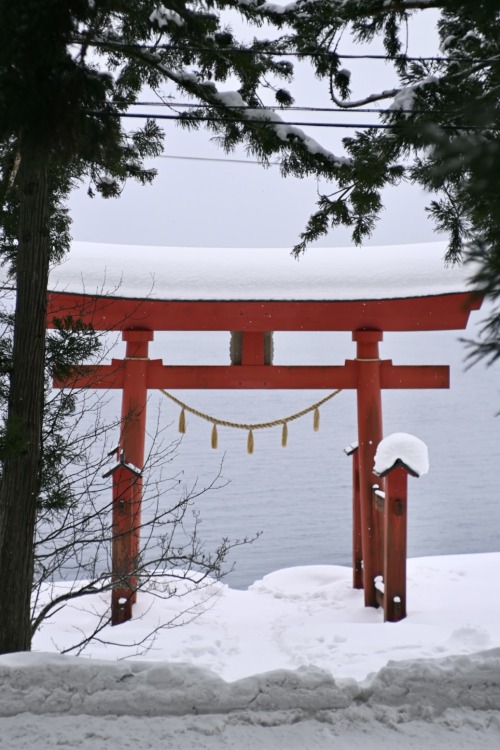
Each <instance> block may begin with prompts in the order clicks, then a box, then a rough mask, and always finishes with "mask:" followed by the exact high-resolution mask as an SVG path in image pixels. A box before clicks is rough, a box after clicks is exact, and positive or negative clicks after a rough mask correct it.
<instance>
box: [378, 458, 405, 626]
mask: <svg viewBox="0 0 500 750" xmlns="http://www.w3.org/2000/svg"><path fill="white" fill-rule="evenodd" d="M386 487H387V489H386V493H385V501H384V620H388V621H389V622H398V620H402V619H403V618H405V617H406V536H407V530H406V527H407V497H408V470H407V469H406V467H405V466H396V467H395V468H393V469H392V470H391V471H390V472H389V474H388V475H387V484H386Z"/></svg>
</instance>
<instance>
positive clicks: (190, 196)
mask: <svg viewBox="0 0 500 750" xmlns="http://www.w3.org/2000/svg"><path fill="white" fill-rule="evenodd" d="M434 18H435V16H431V15H430V14H428V13H426V14H422V15H421V16H420V18H419V19H418V20H417V22H416V23H415V24H414V29H413V30H412V32H411V35H410V46H409V52H410V54H412V53H419V54H429V53H435V51H436V42H435V34H434V29H433V19H434ZM341 49H342V50H343V51H344V52H345V53H348V52H355V53H360V52H362V51H363V50H362V49H361V48H359V47H355V48H353V47H351V46H349V43H348V40H345V42H344V40H343V41H342V45H341ZM365 51H366V50H365ZM380 51H381V50H380V47H377V48H370V52H380ZM347 63H348V64H347ZM346 67H349V69H350V70H351V71H352V76H353V78H352V80H353V83H354V86H353V88H354V92H353V94H354V96H355V98H357V97H358V96H361V95H365V94H368V93H372V92H374V91H380V90H382V89H385V88H387V87H390V86H392V85H393V83H394V79H393V77H392V75H391V72H390V68H389V67H388V66H386V65H385V63H384V62H383V61H371V60H370V61H366V60H365V61H350V60H349V61H346ZM220 88H221V89H230V88H231V84H230V83H229V84H228V85H226V86H220ZM290 90H291V92H292V94H294V96H295V99H296V104H297V105H302V106H332V105H331V102H330V101H329V99H328V96H327V94H326V83H320V82H318V81H316V80H315V79H314V78H313V77H312V76H311V75H310V74H308V73H307V72H306V71H305V70H302V69H299V70H298V85H297V88H295V87H293V86H290ZM149 99H151V95H149ZM179 99H180V97H177V99H176V100H177V101H179ZM147 110H148V111H151V110H152V108H151V107H149V108H147ZM158 111H162V112H165V109H163V110H158ZM166 111H167V112H168V110H166ZM283 117H284V119H285V120H289V121H292V120H293V121H297V120H300V121H301V122H303V121H306V120H307V119H308V118H309V121H311V120H313V121H324V122H328V121H329V120H330V121H332V122H338V121H341V122H343V123H344V122H345V123H348V122H357V123H359V122H370V119H369V118H370V115H368V114H365V113H355V114H347V113H341V114H337V113H329V114H320V113H306V112H290V113H288V114H287V113H284V115H283ZM163 126H164V129H165V152H164V154H165V156H166V157H167V158H165V157H163V158H159V159H156V160H155V162H154V166H155V167H156V168H157V170H158V176H157V178H156V180H155V182H154V184H153V185H152V186H147V187H141V186H138V185H136V184H134V183H132V182H130V183H129V184H128V185H127V186H126V187H125V190H124V192H123V194H122V196H121V197H120V198H119V199H118V200H116V199H115V200H103V199H102V198H100V197H96V198H94V199H90V198H88V197H87V196H86V187H87V186H85V185H84V186H83V187H82V189H80V190H78V191H75V193H74V194H73V196H72V199H71V204H70V209H71V215H72V218H73V237H74V239H76V240H83V241H95V242H98V241H101V242H116V243H128V244H152V245H178V246H182V245H184V246H207V247H217V246H219V247H259V246H261V247H288V246H290V247H291V246H292V245H293V244H294V243H295V242H297V239H298V236H299V233H300V231H301V230H302V229H303V228H304V226H305V224H306V221H307V218H308V216H309V215H310V214H311V212H312V211H313V210H314V208H315V200H316V196H317V188H318V186H317V183H316V180H314V179H303V180H299V179H296V178H291V177H288V178H286V179H284V178H282V177H281V175H280V172H279V169H278V168H277V167H271V168H269V169H267V170H266V169H263V168H262V167H261V166H259V165H256V164H238V163H233V162H230V161H204V160H196V158H197V157H202V158H205V159H206V158H207V157H208V158H210V159H223V160H226V159H245V158H246V155H245V153H244V151H242V150H241V151H239V152H237V153H233V154H229V155H228V154H225V153H224V152H223V151H221V150H220V149H219V148H218V147H217V146H216V145H215V144H214V143H213V142H211V141H210V136H209V135H208V134H207V133H206V132H203V131H200V132H199V133H192V132H185V131H183V130H181V129H180V128H178V127H176V126H175V123H172V122H169V121H164V122H163ZM303 129H304V130H305V131H306V132H307V134H308V135H310V136H312V137H313V138H315V139H316V140H318V141H319V142H320V143H321V144H322V145H324V146H325V147H326V148H329V149H330V150H332V151H334V152H335V153H337V154H342V153H343V150H342V145H341V143H340V139H341V138H342V137H343V136H346V135H352V134H353V132H354V131H353V130H337V129H329V128H328V129H327V128H313V127H310V128H307V127H304V128H303ZM172 156H184V157H190V159H189V160H188V159H174V158H168V157H172ZM193 157H194V158H195V159H194V160H193ZM320 189H322V190H324V191H325V192H330V190H328V186H326V185H324V184H322V185H321V186H320ZM428 200H429V198H428V196H424V195H423V193H422V191H421V190H420V189H417V188H412V187H411V186H407V185H400V186H399V187H397V188H392V189H390V190H388V191H386V193H385V196H384V203H385V206H386V210H385V212H384V214H383V217H382V219H381V221H380V223H379V225H378V226H377V229H376V231H375V232H374V234H373V236H372V237H371V239H370V240H369V241H368V242H367V244H372V245H377V244H396V243H411V242H423V241H432V240H435V239H438V237H437V236H436V234H435V233H434V231H433V227H432V223H431V222H430V221H429V220H428V219H427V217H426V214H425V211H424V206H425V205H426V202H428ZM318 244H320V245H324V246H337V247H338V246H345V245H349V244H351V240H350V233H349V231H348V230H344V229H340V230H336V231H335V232H331V233H330V234H329V236H328V237H325V238H324V239H323V240H321V241H320V242H319V243H318Z"/></svg>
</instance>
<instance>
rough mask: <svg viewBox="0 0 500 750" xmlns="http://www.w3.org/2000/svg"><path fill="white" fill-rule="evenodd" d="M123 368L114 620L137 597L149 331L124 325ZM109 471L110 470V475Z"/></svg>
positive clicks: (115, 472)
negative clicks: (128, 328) (125, 327)
mask: <svg viewBox="0 0 500 750" xmlns="http://www.w3.org/2000/svg"><path fill="white" fill-rule="evenodd" d="M122 338H123V340H124V341H126V352H125V359H124V360H123V371H122V373H121V383H122V388H123V390H122V411H121V432H120V442H119V446H118V457H119V463H118V464H117V465H116V466H115V467H114V469H112V470H111V472H109V474H111V475H112V476H113V545H112V566H113V576H114V578H115V580H114V581H113V589H112V594H111V617H112V624H113V625H118V624H120V623H121V622H124V621H126V620H130V618H131V616H132V605H133V604H135V602H136V598H137V578H136V576H135V574H134V572H135V571H136V570H137V561H138V558H139V554H140V533H141V505H142V470H143V468H144V453H145V442H146V407H147V392H148V391H147V368H148V362H149V358H148V349H149V342H150V341H152V340H153V338H154V333H153V331H142V330H127V331H123V332H122ZM109 474H108V475H109Z"/></svg>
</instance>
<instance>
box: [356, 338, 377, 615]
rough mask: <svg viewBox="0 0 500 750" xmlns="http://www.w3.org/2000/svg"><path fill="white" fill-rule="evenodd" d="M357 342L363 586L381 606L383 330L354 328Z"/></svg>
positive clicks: (370, 603)
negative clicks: (378, 490) (377, 466)
mask: <svg viewBox="0 0 500 750" xmlns="http://www.w3.org/2000/svg"><path fill="white" fill-rule="evenodd" d="M352 338H353V340H354V341H356V343H357V352H356V371H357V404H358V459H359V497H360V508H361V510H360V516H361V541H362V546H363V588H364V591H365V606H366V607H377V606H378V603H377V594H376V589H375V577H376V576H379V575H381V574H382V560H381V559H380V551H379V550H380V529H379V521H378V518H377V517H376V516H377V515H378V514H377V513H376V511H375V510H374V509H373V505H372V487H373V485H374V484H375V483H376V482H379V479H378V478H377V477H376V476H375V475H374V473H373V459H374V456H375V451H376V448H377V446H378V444H379V442H380V441H381V440H382V396H381V384H380V359H379V349H378V343H379V341H382V338H383V333H382V331H354V332H353V334H352Z"/></svg>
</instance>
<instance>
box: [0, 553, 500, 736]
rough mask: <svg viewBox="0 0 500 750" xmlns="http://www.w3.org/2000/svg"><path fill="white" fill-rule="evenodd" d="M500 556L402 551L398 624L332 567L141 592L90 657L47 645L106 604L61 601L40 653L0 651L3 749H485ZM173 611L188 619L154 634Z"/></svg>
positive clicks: (497, 730) (498, 727) (496, 666)
mask: <svg viewBox="0 0 500 750" xmlns="http://www.w3.org/2000/svg"><path fill="white" fill-rule="evenodd" d="M499 564H500V553H498V554H497V553H494V554H483V555H458V556H451V557H442V558H438V557H436V558H420V559H413V560H410V561H409V591H408V610H409V616H408V618H407V619H406V620H404V621H402V622H400V623H397V624H390V623H385V624H384V623H383V622H382V618H381V614H380V612H377V611H375V610H373V609H365V608H364V607H363V597H362V592H360V591H353V590H352V588H351V587H350V577H351V573H350V571H349V570H348V569H347V568H340V567H335V566H319V567H318V566H313V567H310V568H307V567H306V568H290V569H288V570H283V571H277V572H275V573H272V574H270V575H268V576H266V577H265V578H264V579H263V580H261V581H257V582H256V583H255V584H253V585H252V586H251V587H250V588H249V589H248V590H247V591H237V590H232V589H229V588H228V587H227V586H224V585H223V584H216V583H211V584H210V585H209V587H208V588H205V589H203V590H202V591H199V592H196V591H191V592H190V593H186V596H184V597H183V598H181V599H180V600H179V599H170V600H164V599H161V598H159V597H158V595H157V594H158V592H156V595H155V596H148V595H145V594H142V595H141V596H140V600H139V602H138V604H137V605H136V608H135V618H134V620H132V621H131V622H129V623H127V624H125V625H123V626H119V627H116V628H113V629H111V628H107V629H104V630H103V631H101V633H100V634H99V638H98V639H97V641H96V642H94V643H92V644H91V646H90V647H89V649H88V650H87V651H86V652H85V653H86V654H87V656H90V657H92V658H90V659H88V658H84V657H83V656H81V657H79V658H76V657H73V656H62V655H60V654H54V653H47V652H49V651H52V652H53V651H54V650H57V649H58V648H59V649H68V648H70V644H71V643H75V642H76V641H77V639H78V637H81V636H82V635H83V636H85V635H86V634H87V633H88V632H89V628H91V627H92V624H93V623H95V617H96V616H98V615H99V613H100V612H101V611H102V610H103V608H105V607H106V606H107V602H105V601H101V600H100V599H99V597H97V596H96V597H95V598H94V600H89V598H86V600H85V601H84V602H80V603H78V602H74V603H72V604H68V606H67V607H65V608H64V609H63V610H61V611H60V612H58V613H56V614H55V615H54V617H53V618H52V619H51V620H50V621H49V622H47V623H46V625H45V627H44V628H43V629H42V631H41V632H40V633H39V634H38V635H37V637H36V639H35V648H36V649H37V650H40V651H39V652H38V653H37V652H35V653H32V654H14V655H8V656H3V657H0V684H1V690H0V738H1V740H0V747H5V748H16V749H17V748H32V747H34V746H35V745H36V747H37V748H39V750H49V748H50V749H51V750H52V748H54V747H57V746H63V747H69V748H80V750H99V749H102V750H104V749H105V748H114V747H118V746H121V747H137V748H158V747H162V748H168V749H170V748H171V749H172V750H188V748H189V749H191V748H202V749H204V750H216V749H217V750H218V749H219V748H224V747H228V748H237V749H238V750H250V748H257V747H259V748H262V749H263V750H285V749H286V750H299V749H300V750H304V749H306V750H313V749H314V750H316V749H318V750H323V749H324V750H326V749H327V748H328V749H330V748H335V749H336V750H339V749H340V750H347V749H348V748H349V750H353V749H354V750H356V749H357V748H363V750H365V749H369V750H372V749H373V750H381V749H382V748H389V750H392V749H393V748H394V750H395V749H396V748H415V749H416V748H418V749H419V750H422V748H424V747H425V748H426V750H438V749H441V748H450V749H451V748H453V750H456V749H457V748H458V749H460V748H467V749H469V748H474V749H476V748H477V749H478V750H483V749H487V750H494V749H495V750H496V748H498V746H499V745H500V628H499V623H500V603H499V601H498V597H497V596H496V595H495V591H496V588H495V587H496V585H497V571H498V567H499ZM180 606H181V607H182V608H183V609H184V610H185V609H186V608H189V610H190V614H189V615H188V619H190V618H191V622H189V623H188V624H186V625H184V626H183V627H180V628H175V629H173V630H172V629H162V628H161V625H162V623H166V622H168V621H169V620H170V619H171V617H172V615H173V614H175V613H178V612H179V607H180ZM193 615H194V616H195V619H194V620H193V619H192V616H193ZM158 627H159V628H160V629H159V630H157V628H158ZM152 630H156V633H155V635H154V636H153V637H152V638H151V639H150V640H149V641H147V639H146V640H144V639H145V636H146V635H147V633H148V632H151V631H152ZM120 644H121V645H120ZM144 646H149V650H147V651H146V652H144V651H143V649H144ZM120 657H121V660H120ZM124 659H125V660H124Z"/></svg>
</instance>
